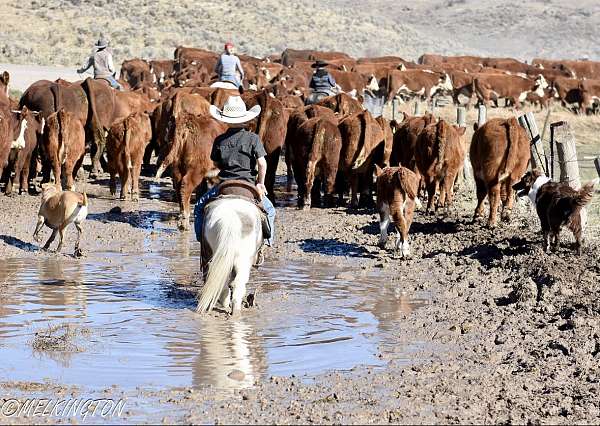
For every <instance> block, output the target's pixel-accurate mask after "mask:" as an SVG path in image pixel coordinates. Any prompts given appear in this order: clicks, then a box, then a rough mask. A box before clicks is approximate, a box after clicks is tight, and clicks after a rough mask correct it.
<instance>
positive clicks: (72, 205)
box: [33, 183, 88, 257]
mask: <svg viewBox="0 0 600 426" xmlns="http://www.w3.org/2000/svg"><path fill="white" fill-rule="evenodd" d="M59 185H60V184H59ZM87 214H88V198H87V195H86V193H85V191H84V192H83V194H80V193H78V192H73V191H61V190H60V188H59V187H58V186H57V185H54V184H49V183H48V184H44V185H43V186H42V204H41V205H40V210H39V212H38V221H37V226H36V227H35V232H34V233H33V238H34V239H35V240H36V241H38V242H39V241H40V240H41V238H40V236H39V232H40V230H41V229H42V226H43V225H44V224H45V225H46V226H48V227H49V228H50V229H52V235H51V236H50V238H49V239H48V241H47V242H46V244H45V245H44V250H48V248H49V247H50V244H52V241H54V238H56V234H57V233H59V236H60V241H59V243H58V247H57V248H56V252H60V250H61V249H62V245H63V239H64V236H65V235H64V233H65V228H66V227H67V226H68V225H69V224H70V223H74V224H75V227H76V228H77V241H76V242H75V253H74V255H75V256H76V257H79V256H81V249H80V248H79V242H80V240H81V233H82V232H83V230H82V228H81V223H82V222H83V221H84V220H85V218H86V217H87Z"/></svg>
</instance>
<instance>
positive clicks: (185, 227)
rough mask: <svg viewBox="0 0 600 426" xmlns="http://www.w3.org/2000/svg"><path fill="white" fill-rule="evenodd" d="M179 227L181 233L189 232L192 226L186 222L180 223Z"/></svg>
mask: <svg viewBox="0 0 600 426" xmlns="http://www.w3.org/2000/svg"><path fill="white" fill-rule="evenodd" d="M177 227H178V228H179V230H180V231H189V230H190V224H189V223H187V222H184V221H181V222H179V224H178V225H177Z"/></svg>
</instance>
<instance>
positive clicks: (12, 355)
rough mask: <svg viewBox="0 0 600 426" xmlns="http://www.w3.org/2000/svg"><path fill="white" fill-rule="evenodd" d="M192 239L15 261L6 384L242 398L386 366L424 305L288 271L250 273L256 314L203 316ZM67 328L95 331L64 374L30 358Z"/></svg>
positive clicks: (7, 272)
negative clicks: (383, 353) (249, 392)
mask: <svg viewBox="0 0 600 426" xmlns="http://www.w3.org/2000/svg"><path fill="white" fill-rule="evenodd" d="M157 225H158V227H161V226H163V225H162V224H157ZM190 238H191V236H190V235H189V234H187V235H186V234H181V235H178V236H177V237H176V238H175V240H174V241H173V239H169V240H166V241H165V240H161V238H160V235H157V234H153V233H148V237H147V238H146V239H145V241H144V242H143V243H142V244H140V247H139V248H138V252H137V253H129V254H123V253H115V252H96V253H90V254H89V256H88V257H87V258H85V259H81V260H75V259H70V258H65V257H63V256H56V257H52V256H51V257H46V258H39V259H35V258H33V259H26V260H23V259H8V260H7V261H6V262H5V263H4V265H3V266H2V267H0V282H2V280H6V281H7V282H8V284H7V285H6V286H4V288H3V297H2V298H1V299H0V339H1V340H0V359H2V361H3V363H2V365H1V366H0V381H3V380H12V381H15V380H31V381H40V380H43V379H45V378H50V379H54V380H56V381H58V382H60V383H65V384H80V385H81V384H84V385H88V386H91V387H103V386H110V385H113V384H116V385H120V386H122V387H124V388H127V387H135V386H161V387H164V386H202V385H205V384H211V385H214V386H217V387H219V388H229V389H237V388H244V387H248V386H252V384H253V383H254V382H255V381H256V380H258V379H260V378H264V377H266V376H268V375H290V374H295V375H304V374H317V373H320V372H324V371H326V370H330V369H350V368H352V367H354V366H356V365H360V364H367V365H372V366H380V365H383V364H382V361H381V360H380V359H379V358H377V356H376V354H377V353H378V351H379V350H381V348H382V347H383V348H385V346H386V345H393V344H395V339H394V338H393V332H394V330H397V328H398V327H399V326H400V325H401V322H402V317H403V315H404V314H406V313H408V312H410V311H411V310H412V309H415V307H418V306H419V304H420V303H423V301H414V300H409V299H407V298H406V297H405V296H403V295H402V293H401V292H400V291H399V289H400V287H399V286H400V284H397V283H393V282H390V281H389V280H387V279H385V280H384V279H382V277H381V276H377V275H375V273H372V274H369V273H362V274H361V273H360V272H358V273H357V272H356V271H353V270H351V269H349V268H347V269H341V268H337V267H333V266H330V265H319V264H302V263H289V262H288V263H278V264H270V265H265V267H263V268H261V271H260V275H258V274H254V276H253V277H252V279H251V283H250V288H251V289H252V288H255V287H260V295H259V299H258V300H259V307H258V308H255V309H250V310H247V311H245V312H244V313H243V315H242V317H241V318H240V319H237V320H233V319H228V318H226V317H225V316H213V315H204V316H203V315H198V314H196V313H195V312H194V311H193V309H194V307H195V294H196V292H197V287H194V283H195V281H196V280H197V277H198V270H199V263H198V262H199V261H198V259H199V250H198V244H196V243H195V242H194V241H192V240H191V239H190ZM64 322H68V323H74V324H76V325H78V326H80V327H85V328H86V329H89V330H91V334H90V337H89V339H90V341H91V343H93V344H91V345H84V346H85V347H86V350H85V351H83V352H77V353H72V354H69V357H68V359H69V363H68V364H64V363H61V362H59V361H57V360H58V359H59V358H60V356H56V354H47V353H43V352H41V353H35V354H34V353H33V350H32V347H31V339H32V336H33V334H34V332H35V331H36V330H38V329H40V328H45V327H48V326H49V325H56V324H59V323H64ZM75 343H77V342H75ZM410 349H411V348H410V347H407V348H406V350H407V351H409V350H410Z"/></svg>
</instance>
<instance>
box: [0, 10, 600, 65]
mask: <svg viewBox="0 0 600 426" xmlns="http://www.w3.org/2000/svg"><path fill="white" fill-rule="evenodd" d="M0 19H1V22H2V32H0V51H1V52H2V57H3V61H4V62H12V63H22V64H24V63H29V64H38V65H68V66H74V65H76V64H78V63H79V62H80V61H81V60H82V59H83V58H84V57H85V56H86V55H88V54H89V52H90V48H91V46H92V44H93V42H94V41H95V40H96V39H97V38H98V37H99V36H100V35H101V34H104V35H105V36H106V37H108V38H109V39H110V40H111V41H112V44H113V47H114V50H115V56H116V59H117V61H118V62H120V61H122V60H123V59H126V58H131V57H146V58H150V57H152V58H159V57H165V58H167V57H171V56H172V52H173V49H174V48H175V47H176V46H177V45H180V44H183V45H193V46H198V47H204V48H209V49H213V50H217V49H220V48H221V46H222V44H223V42H224V41H225V40H227V39H231V40H233V41H234V42H236V44H237V45H238V47H239V51H240V52H243V53H247V54H251V55H257V56H264V55H266V54H270V53H273V52H281V51H282V50H283V49H284V48H285V47H293V48H305V49H309V48H315V49H324V50H341V51H345V52H348V53H349V54H352V55H354V56H375V55H388V54H395V55H400V56H404V57H406V58H408V59H416V58H417V57H418V56H419V55H420V54H422V53H424V52H438V53H443V54H480V55H488V56H513V57H519V58H523V59H525V58H532V57H533V56H547V57H561V56H562V57H580V56H583V55H588V56H590V57H591V58H594V57H595V56H598V55H600V45H598V44H597V43H596V42H595V40H596V33H597V27H598V24H599V23H600V6H599V5H598V4H597V2H594V1H593V0H579V1H578V2H571V3H566V2H564V1H549V0H531V1H529V2H527V3H518V4H517V3H515V2H514V1H510V0H458V1H457V0H419V1H418V2H409V3H404V2H394V1H391V0H364V1H360V2H359V1H358V0H331V1H326V2H325V1H317V0H308V1H305V0H303V1H300V0H288V1H285V2H281V1H278V0H260V1H259V0H219V1H217V0H208V1H198V0H195V1H194V0H192V1H180V0H179V1H167V0H157V1H147V0H111V1H109V0H7V1H4V2H3V4H2V8H0ZM515 37H518V42H516V40H515Z"/></svg>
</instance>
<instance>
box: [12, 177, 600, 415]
mask: <svg viewBox="0 0 600 426" xmlns="http://www.w3.org/2000/svg"><path fill="white" fill-rule="evenodd" d="M99 183H100V185H99ZM160 185H161V186H164V187H165V188H166V189H165V191H166V192H167V193H169V190H168V188H169V186H170V182H169V180H168V179H164V180H163V181H162V182H161V183H160ZM143 187H146V188H147V187H148V181H147V180H145V181H144V184H143ZM87 191H88V193H89V194H90V200H91V203H92V207H91V216H92V220H88V221H86V223H85V233H84V237H83V240H82V247H83V248H84V251H85V252H86V253H88V255H89V253H90V252H93V251H94V250H115V251H121V252H127V251H128V250H135V249H136V248H137V247H138V246H139V245H140V244H141V241H142V240H144V239H145V238H147V237H148V236H149V235H151V236H153V235H154V236H155V238H157V239H159V240H160V239H162V240H163V241H165V242H167V241H169V240H170V239H176V238H178V232H160V233H156V231H155V227H149V228H146V227H144V226H136V225H139V223H140V222H141V221H150V222H152V221H156V222H160V224H161V226H164V227H167V228H170V229H174V228H175V226H176V222H175V219H176V217H175V213H176V210H177V208H176V204H175V203H172V202H170V201H168V200H167V201H165V200H151V201H149V200H146V201H144V202H145V203H146V204H144V208H143V209H142V208H140V209H139V210H138V207H137V206H136V204H135V203H129V202H120V201H118V200H113V199H112V198H111V197H110V196H108V188H107V185H106V182H105V181H99V182H91V183H89V184H88V186H87ZM471 194H472V191H471V190H469V188H468V187H463V188H462V190H461V191H460V193H459V196H458V198H457V200H456V203H455V206H454V209H453V212H452V213H451V214H450V216H448V217H441V216H435V215H430V216H426V215H425V214H424V213H423V212H418V213H417V214H416V218H415V221H414V223H413V226H412V229H411V238H412V248H413V253H412V257H411V258H410V259H407V260H401V259H399V258H396V257H395V256H394V253H393V252H392V250H391V245H392V242H391V241H390V242H389V244H388V248H387V249H386V250H380V249H379V248H378V247H377V246H376V242H377V237H378V235H377V234H378V225H377V222H376V216H375V214H373V211H372V210H348V209H346V208H343V207H339V208H334V209H321V208H313V209H311V210H310V211H299V210H297V209H296V208H295V207H294V206H287V207H279V208H278V210H277V214H278V216H277V244H276V247H274V248H273V249H271V250H270V251H269V252H268V253H267V262H278V261H285V260H305V261H308V262H328V263H333V264H336V265H345V266H349V267H351V268H353V270H354V271H356V274H357V275H358V274H361V273H363V271H371V272H372V271H376V272H377V273H380V274H381V277H382V285H383V284H384V283H385V281H392V283H393V284H394V285H396V286H397V287H398V288H400V289H401V290H402V291H403V292H405V293H406V295H407V296H408V297H409V298H410V297H417V296H416V295H418V294H422V292H423V291H426V292H427V293H428V294H430V295H431V303H428V304H426V305H425V306H422V307H420V308H419V309H416V310H414V311H412V312H410V313H404V314H401V315H399V317H398V319H397V321H396V323H397V328H395V329H393V330H392V333H393V336H394V338H395V340H396V342H397V346H396V348H397V350H398V351H400V350H401V348H402V347H403V344H404V343H405V342H414V341H420V342H425V344H424V345H421V346H419V349H418V350H415V351H414V352H412V353H410V354H405V353H402V355H401V356H400V355H399V356H395V353H394V351H395V350H396V349H395V348H394V347H392V349H391V351H390V350H388V351H386V352H385V354H383V353H384V352H383V351H381V353H380V354H379V357H380V358H381V359H382V361H383V362H384V367H382V368H373V367H361V366H357V367H355V368H353V369H351V370H350V371H330V372H327V373H324V374H319V375H316V376H312V377H268V378H266V379H264V380H263V379H257V381H256V383H254V386H253V387H250V388H248V389H243V390H235V391H219V390H217V389H215V388H213V387H210V386H206V387H201V388H163V389H157V390H144V389H137V390H136V391H125V390H123V389H120V388H119V387H118V386H115V387H112V388H110V389H107V390H104V391H101V390H98V392H99V393H100V394H102V395H104V396H105V397H106V396H107V395H108V396H110V397H115V398H119V397H125V398H127V399H128V400H130V401H132V402H133V403H132V404H129V405H128V408H127V410H126V412H125V413H124V415H123V417H122V418H120V419H119V421H125V422H130V421H138V422H140V421H141V422H153V421H154V422H156V421H162V422H178V423H179V422H184V423H263V424H264V423H388V422H389V423H597V422H598V418H600V402H599V401H600V395H599V394H600V303H599V297H600V257H599V255H598V254H599V253H600V238H598V231H597V229H598V228H597V227H595V225H594V224H592V226H591V227H590V229H589V230H588V233H587V241H586V243H585V248H584V252H583V254H582V255H581V256H576V255H575V254H574V252H573V251H572V250H571V247H570V241H571V240H570V239H569V237H567V236H566V235H563V244H562V246H561V248H560V250H559V251H558V252H557V253H553V254H546V253H544V252H543V250H542V246H541V235H540V232H539V224H538V220H537V217H535V214H534V213H533V212H532V210H531V208H530V207H529V206H528V205H527V204H525V203H518V204H517V206H516V208H515V211H514V215H513V220H512V221H511V223H509V224H505V223H503V224H500V226H499V227H498V228H497V229H493V230H491V229H487V228H486V227H484V226H483V224H481V223H475V224H474V223H472V221H471V217H472V212H473V210H474V206H475V203H474V200H473V198H472V195H471ZM145 195H146V196H147V195H148V193H147V192H146V193H145ZM0 200H1V201H0V217H3V218H4V219H3V220H2V221H1V222H0V257H2V258H3V259H7V258H15V257H18V258H39V257H57V256H58V257H59V258H60V256H63V257H64V258H65V259H68V258H70V254H69V252H70V250H71V247H72V243H73V240H74V232H72V233H70V234H69V242H68V244H67V245H66V248H65V254H60V255H59V254H54V253H45V252H40V251H39V250H38V245H37V243H35V242H33V240H32V238H31V233H32V231H33V228H34V224H35V214H36V210H37V207H38V203H39V198H38V197H36V196H30V195H23V196H14V197H5V196H1V197H0ZM288 204H289V203H288ZM148 206H150V207H148ZM171 212H172V213H171ZM599 213H600V212H599V211H598V204H594V206H593V207H592V209H591V210H590V216H591V217H592V218H593V217H594V216H595V217H596V218H597V217H598V215H599ZM125 235H126V236H127V237H126V238H124V237H123V236H125ZM47 236H48V234H47V233H46V234H44V237H47ZM390 240H391V238H390ZM10 285H11V283H10V277H9V276H8V274H7V273H6V272H4V273H2V271H1V268H0V288H2V286H4V287H5V288H4V289H3V290H2V291H3V292H4V291H11V289H7V288H6V286H10ZM274 303H278V300H277V299H276V298H271V299H270V300H268V301H266V302H265V303H261V304H259V307H258V308H255V309H258V313H257V315H260V312H261V310H264V309H269V305H270V304H274ZM223 321H226V319H223ZM1 344H2V342H1V341H0V345H1ZM157 374H159V373H157ZM79 392H80V390H78V389H77V388H76V387H75V388H72V387H68V386H63V385H61V383H45V384H44V383H41V384H40V383H22V382H6V383H3V384H2V385H1V386H0V400H2V399H8V398H12V397H15V395H17V396H18V397H23V398H25V397H28V396H31V395H32V393H35V394H36V395H44V396H47V397H53V396H57V395H74V396H77V395H78V394H79ZM148 406H152V407H153V410H151V411H148V409H147V407H148ZM1 421H2V422H5V421H6V422H8V423H13V422H17V423H18V422H21V421H27V419H15V418H3V419H2V420H1ZM36 421H41V422H44V421H48V422H50V421H52V422H55V421H65V422H67V421H72V419H47V418H46V419H44V418H36Z"/></svg>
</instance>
